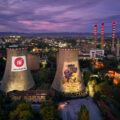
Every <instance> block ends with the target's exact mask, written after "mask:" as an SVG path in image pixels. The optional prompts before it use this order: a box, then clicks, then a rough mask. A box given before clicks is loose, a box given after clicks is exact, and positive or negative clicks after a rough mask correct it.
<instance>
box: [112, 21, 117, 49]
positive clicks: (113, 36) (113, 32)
mask: <svg viewBox="0 0 120 120" xmlns="http://www.w3.org/2000/svg"><path fill="white" fill-rule="evenodd" d="M115 24H116V23H115V22H112V48H111V50H112V51H115Z"/></svg>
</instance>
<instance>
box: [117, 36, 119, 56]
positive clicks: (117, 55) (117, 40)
mask: <svg viewBox="0 0 120 120" xmlns="http://www.w3.org/2000/svg"><path fill="white" fill-rule="evenodd" d="M117 57H119V37H118V38H117Z"/></svg>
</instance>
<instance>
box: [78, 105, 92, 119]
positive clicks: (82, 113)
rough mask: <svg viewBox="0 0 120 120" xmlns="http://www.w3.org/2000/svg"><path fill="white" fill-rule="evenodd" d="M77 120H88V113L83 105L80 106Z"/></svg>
mask: <svg viewBox="0 0 120 120" xmlns="http://www.w3.org/2000/svg"><path fill="white" fill-rule="evenodd" d="M78 120H90V117H89V111H88V110H87V108H86V106H85V105H84V104H82V105H81V107H80V111H79V112H78Z"/></svg>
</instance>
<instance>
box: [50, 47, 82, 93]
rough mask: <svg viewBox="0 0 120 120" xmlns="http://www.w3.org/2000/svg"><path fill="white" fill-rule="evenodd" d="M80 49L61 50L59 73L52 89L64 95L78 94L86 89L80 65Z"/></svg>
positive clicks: (58, 56) (58, 64)
mask: <svg viewBox="0 0 120 120" xmlns="http://www.w3.org/2000/svg"><path fill="white" fill-rule="evenodd" d="M78 53H79V49H59V53H58V54H57V72H56V75H55V78H54V81H53V83H52V88H53V89H55V90H57V91H60V92H64V93H77V92H80V91H82V90H83V89H84V85H83V81H82V78H81V73H80V68H79V63H78Z"/></svg>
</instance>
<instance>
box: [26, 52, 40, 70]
mask: <svg viewBox="0 0 120 120" xmlns="http://www.w3.org/2000/svg"><path fill="white" fill-rule="evenodd" d="M27 58H28V65H29V68H30V70H39V69H40V57H39V56H38V55H35V54H28V56H27Z"/></svg>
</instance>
